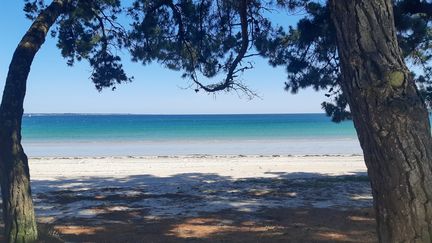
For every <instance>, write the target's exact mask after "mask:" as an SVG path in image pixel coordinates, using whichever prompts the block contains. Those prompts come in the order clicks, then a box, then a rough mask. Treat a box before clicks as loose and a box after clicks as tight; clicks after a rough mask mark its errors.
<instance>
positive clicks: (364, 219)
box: [348, 216, 375, 222]
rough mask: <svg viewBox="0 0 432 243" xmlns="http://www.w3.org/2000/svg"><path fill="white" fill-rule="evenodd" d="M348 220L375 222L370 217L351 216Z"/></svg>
mask: <svg viewBox="0 0 432 243" xmlns="http://www.w3.org/2000/svg"><path fill="white" fill-rule="evenodd" d="M348 218H349V219H350V220H352V221H369V222H374V221H375V219H374V218H373V217H369V218H368V217H361V216H349V217H348Z"/></svg>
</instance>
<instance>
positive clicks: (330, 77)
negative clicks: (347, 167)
mask: <svg viewBox="0 0 432 243" xmlns="http://www.w3.org/2000/svg"><path fill="white" fill-rule="evenodd" d="M280 3H282V4H285V6H287V7H289V8H290V9H292V10H294V9H298V8H302V9H304V11H305V14H306V15H305V17H303V18H302V19H301V20H300V21H299V22H298V24H297V26H296V27H295V28H293V27H290V28H289V30H288V31H287V32H286V33H285V32H283V30H281V29H280V30H278V32H277V33H276V35H275V36H274V37H273V38H271V39H268V40H266V43H265V44H264V45H262V46H260V47H259V48H260V51H261V52H262V53H263V55H264V56H265V57H268V58H269V62H270V64H272V65H274V66H279V65H282V66H286V70H287V73H288V81H287V82H286V89H287V90H289V91H291V92H292V93H296V92H298V90H299V89H301V88H306V87H313V88H314V89H315V90H326V91H327V94H326V96H328V97H331V98H332V99H333V102H323V103H322V106H323V108H324V109H325V111H326V113H327V114H328V115H329V116H331V117H332V119H333V121H336V122H339V121H342V120H344V119H350V118H351V116H350V113H349V111H348V110H347V106H348V104H347V101H346V99H345V97H344V94H343V92H342V91H341V89H340V86H339V85H338V79H339V78H340V70H339V63H338V54H337V49H336V36H335V35H336V31H335V29H334V27H333V25H332V23H331V19H330V15H329V9H328V6H327V5H326V3H325V2H324V3H323V1H304V0H298V1H283V0H281V1H280ZM287 3H288V4H287ZM394 11H395V24H396V28H397V30H398V41H399V43H400V46H401V48H402V51H403V54H404V56H405V58H406V61H407V62H408V63H409V64H411V66H412V68H413V70H416V72H415V73H414V72H413V76H414V77H415V80H416V82H417V85H418V87H419V88H420V91H421V93H422V95H423V97H424V99H425V101H426V104H427V105H428V106H429V107H431V106H432V80H431V77H432V76H431V74H432V73H431V71H432V67H431V66H430V61H431V57H432V55H431V52H430V47H431V40H432V36H431V34H432V32H431V30H432V29H431V20H432V3H431V2H430V1H424V0H400V1H394Z"/></svg>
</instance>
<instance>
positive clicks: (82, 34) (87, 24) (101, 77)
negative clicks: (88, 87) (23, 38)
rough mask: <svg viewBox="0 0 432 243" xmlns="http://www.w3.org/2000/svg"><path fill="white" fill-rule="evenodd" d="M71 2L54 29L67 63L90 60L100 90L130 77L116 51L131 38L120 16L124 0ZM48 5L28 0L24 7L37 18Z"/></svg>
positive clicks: (94, 78)
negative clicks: (121, 23) (121, 0)
mask: <svg viewBox="0 0 432 243" xmlns="http://www.w3.org/2000/svg"><path fill="white" fill-rule="evenodd" d="M65 1H66V0H65ZM67 2H68V3H69V4H68V7H67V8H68V9H67V11H65V13H64V14H63V15H62V16H61V17H60V18H59V19H58V21H57V23H56V25H55V27H54V30H53V31H52V32H51V35H52V37H57V38H58V42H57V47H58V48H59V49H60V50H61V54H62V56H63V57H64V58H66V60H67V64H68V65H70V66H72V65H73V64H74V63H75V61H82V60H87V61H88V62H89V64H90V66H91V67H92V69H93V71H92V74H91V79H92V81H93V82H94V84H95V86H96V88H97V89H98V90H99V91H101V90H102V89H103V88H105V87H111V88H112V89H115V85H116V84H119V83H122V82H125V81H130V80H131V79H130V78H129V77H127V75H126V74H125V72H124V70H123V66H122V65H121V58H120V57H119V56H118V55H117V54H116V52H117V50H119V49H121V48H123V47H124V45H125V42H126V41H127V38H126V37H127V36H126V30H125V29H124V28H123V26H122V25H120V24H119V23H118V20H117V18H118V16H119V15H120V14H121V12H122V8H121V5H120V0H92V1H87V0H68V1H67ZM45 7H46V6H45V5H44V3H43V1H41V0H26V4H25V6H24V11H25V12H26V16H27V17H28V18H30V19H33V18H34V17H35V16H36V14H37V13H38V12H39V10H40V9H43V8H45Z"/></svg>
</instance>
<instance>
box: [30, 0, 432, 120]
mask: <svg viewBox="0 0 432 243" xmlns="http://www.w3.org/2000/svg"><path fill="white" fill-rule="evenodd" d="M58 1H61V0H58ZM63 1H67V2H69V8H70V9H69V11H66V14H64V15H62V17H61V18H60V19H59V20H58V22H57V25H56V28H55V29H54V31H53V32H52V35H53V36H57V37H58V47H59V48H60V49H61V52H62V55H63V56H64V57H65V58H67V62H68V64H69V65H73V64H74V62H75V61H81V60H82V59H86V60H88V61H89V63H90V65H91V66H92V68H93V73H92V75H91V79H92V80H93V82H94V83H95V85H96V88H97V89H98V90H101V89H102V88H105V87H113V89H114V88H115V85H116V84H119V83H121V82H125V81H129V80H130V78H128V77H127V76H126V74H125V72H124V70H123V67H122V65H121V60H120V57H119V56H118V55H117V54H116V52H117V51H118V50H119V49H121V48H125V47H127V48H128V49H129V50H130V51H131V54H132V57H133V60H134V61H140V62H142V63H143V64H148V63H150V62H152V61H157V62H159V63H161V64H163V65H164V66H165V67H167V68H170V69H173V70H182V71H183V77H185V78H188V79H190V80H192V81H193V84H194V85H195V90H196V91H197V92H198V91H199V90H204V91H207V92H217V91H222V90H226V91H230V90H240V91H242V92H245V93H246V94H247V95H249V96H254V95H255V94H254V92H252V91H251V90H249V89H248V87H247V86H245V85H244V84H243V83H242V82H241V80H240V78H239V76H240V74H241V73H242V72H244V71H245V70H248V69H251V68H253V66H252V62H251V61H250V59H249V58H251V57H253V56H257V55H260V56H263V57H265V58H267V59H268V60H269V63H270V64H271V65H273V66H284V67H286V71H287V73H288V80H287V82H286V90H287V91H291V92H292V93H296V92H298V91H299V90H300V89H303V88H307V87H313V88H314V89H315V90H326V91H327V94H326V95H327V96H328V97H329V98H330V99H331V100H332V101H331V102H324V103H323V104H322V106H323V108H324V109H325V111H326V112H327V114H328V115H330V116H332V118H333V120H334V121H337V122H338V121H342V120H344V119H347V118H348V119H349V118H350V113H349V111H348V110H347V106H348V105H347V101H346V99H345V97H344V94H343V92H342V91H341V89H340V86H339V84H338V82H339V78H340V70H339V62H338V54H337V49H336V39H335V33H336V31H335V29H334V27H333V25H332V22H331V19H330V15H329V9H328V7H327V5H326V1H317V0H316V1H313V0H267V1H260V0H134V1H133V2H132V4H131V6H129V7H128V9H127V11H126V12H127V15H128V16H127V19H129V20H130V21H131V22H130V23H131V26H130V27H131V28H130V30H129V31H128V33H126V30H125V29H124V28H123V26H121V25H120V24H119V22H118V16H119V15H120V14H121V13H122V7H121V5H120V0H92V1H90V0H63ZM42 7H44V3H43V0H26V5H25V11H26V13H27V17H29V18H33V17H34V15H35V14H36V13H37V12H38V10H39V9H41V8H42ZM394 7H395V23H396V26H397V29H398V38H399V43H400V46H401V48H402V49H403V54H404V56H405V58H406V59H407V61H408V63H410V64H411V65H412V66H413V67H414V69H413V70H416V74H414V73H413V75H414V76H415V78H416V81H417V84H418V86H419V88H420V91H421V92H422V94H423V97H424V98H425V100H426V103H427V104H428V106H429V107H432V67H431V66H430V59H431V58H432V54H431V52H430V51H429V49H430V45H431V43H430V42H431V40H432V36H431V35H432V32H431V19H432V3H431V1H426V0H395V1H394ZM275 8H286V9H290V10H293V11H297V10H301V11H302V13H304V17H302V18H301V19H300V21H299V22H298V23H297V25H296V26H294V27H292V26H291V27H288V28H283V27H277V26H275V25H274V24H273V23H272V22H271V20H270V19H269V18H268V15H267V13H269V12H271V11H272V10H274V9H275ZM208 78H211V79H217V80H219V81H216V82H214V83H210V84H209V83H207V82H203V81H202V79H208Z"/></svg>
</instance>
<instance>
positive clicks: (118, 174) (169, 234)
mask: <svg viewBox="0 0 432 243" xmlns="http://www.w3.org/2000/svg"><path fill="white" fill-rule="evenodd" d="M29 161H30V171H31V180H32V190H33V196H34V202H35V208H36V214H37V218H38V221H39V222H40V223H42V224H44V225H48V227H51V228H52V230H51V231H53V232H57V233H55V234H56V235H59V236H61V237H62V239H65V240H67V241H71V242H81V241H89V242H101V241H103V242H118V241H122V240H124V239H127V240H131V239H138V238H134V237H150V238H151V239H152V240H153V241H152V242H183V241H182V240H184V242H188V239H192V238H193V239H200V240H204V241H203V242H219V240H221V239H222V240H230V239H231V240H234V241H236V242H237V241H238V242H242V241H241V240H239V239H245V240H247V239H254V238H253V237H263V238H262V239H263V241H262V242H266V240H268V242H273V240H275V239H279V238H278V237H281V238H280V239H285V238H284V236H283V235H284V234H290V235H292V234H294V235H295V237H298V239H299V240H300V241H303V240H305V239H310V240H314V239H320V240H322V239H327V240H329V241H328V242H333V240H334V239H336V238H334V237H337V238H338V237H339V238H340V237H342V236H343V237H342V238H340V239H350V241H349V242H374V241H375V240H376V239H375V234H374V220H373V218H371V217H372V216H371V215H372V214H371V213H369V212H370V210H371V206H372V197H371V191H370V186H369V181H368V179H367V175H366V167H365V165H364V162H363V158H362V156H341V155H339V156H281V155H269V156H264V155H261V156H259V155H248V156H243V155H237V156H230V155H220V156H216V155H190V156H143V157H127V156H123V157H38V158H36V157H33V158H30V160H29ZM305 210H306V211H305ZM365 210H366V214H365ZM301 212H303V213H301ZM298 213H301V214H298ZM305 213H306V214H305ZM282 215H284V216H282ZM308 215H309V216H308ZM287 220H288V221H287ZM197 222H198V223H197ZM251 222H252V223H251ZM299 222H303V223H301V224H305V225H309V226H307V227H306V226H305V227H303V226H302V227H300V228H299V227H298V226H296V225H298V224H299ZM197 224H198V225H201V226H197ZM245 225H248V226H245ZM320 225H327V226H326V227H325V228H323V227H322V226H320ZM148 227H150V229H151V230H150V231H149V230H148ZM203 227H204V228H203ZM332 227H334V230H333V231H331V230H330V231H329V229H331V228H332ZM117 229H119V230H117ZM120 229H122V230H121V232H119V231H120ZM125 231H127V232H129V233H125ZM203 232H207V233H203ZM245 232H246V233H247V232H249V233H247V235H244V234H245ZM311 232H314V233H313V234H312V233H311ZM328 232H330V233H329V235H326V234H327V233H328ZM270 233H271V234H270ZM107 234H108V235H107ZM255 234H258V235H255ZM335 234H336V235H335ZM341 235H342V236H341ZM125 237H126V238H125ZM152 237H153V238H152ZM215 237H216V238H215ZM221 237H222V238H221ZM244 237H246V238H244ZM248 237H249V238H248ZM250 237H252V238H250ZM275 237H276V238H275ZM326 237H327V238H326ZM339 238H338V239H339ZM139 239H142V238H139ZM110 240H113V241H110ZM136 242H141V241H136ZM200 242H201V241H200ZM245 242H247V241H245ZM323 242H327V241H323Z"/></svg>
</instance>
